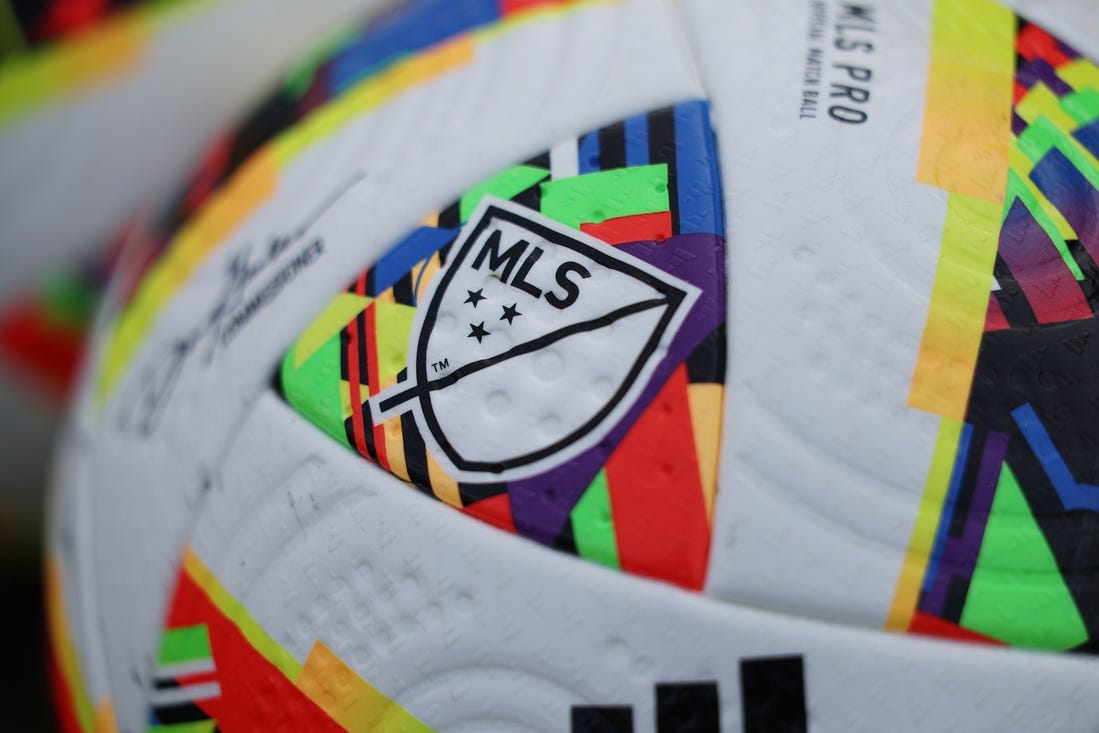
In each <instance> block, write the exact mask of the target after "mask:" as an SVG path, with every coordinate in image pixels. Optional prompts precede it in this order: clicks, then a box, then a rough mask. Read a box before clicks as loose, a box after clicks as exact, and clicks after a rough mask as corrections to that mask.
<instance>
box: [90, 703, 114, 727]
mask: <svg viewBox="0 0 1099 733" xmlns="http://www.w3.org/2000/svg"><path fill="white" fill-rule="evenodd" d="M95 733H118V723H117V722H116V720H115V716H114V705H112V704H111V701H110V700H101V701H100V702H99V705H97V706H96V708H95Z"/></svg>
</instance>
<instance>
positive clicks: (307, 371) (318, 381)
mask: <svg viewBox="0 0 1099 733" xmlns="http://www.w3.org/2000/svg"><path fill="white" fill-rule="evenodd" d="M282 390H283V393H284V394H285V395H286V399H287V400H288V401H289V402H290V405H291V406H292V407H293V408H294V409H295V410H297V411H298V412H300V413H301V414H303V415H305V416H306V417H307V418H308V419H309V420H311V421H312V422H314V423H315V424H316V425H317V426H318V427H320V428H321V429H322V430H324V431H325V432H326V433H328V434H329V435H331V436H332V437H333V438H335V439H336V440H338V441H340V443H342V444H343V445H347V446H349V443H348V442H347V432H346V431H345V430H344V426H343V404H342V402H341V400H340V335H339V334H338V333H337V334H336V335H334V336H332V337H331V338H329V339H328V340H327V341H325V342H324V344H323V345H322V346H321V347H320V348H318V349H317V350H316V351H314V352H313V354H312V355H311V356H310V357H309V358H308V359H306V360H305V361H304V362H303V363H302V364H301V366H299V367H297V368H296V369H295V368H294V349H290V351H289V352H288V353H287V355H286V357H285V358H284V359H283V360H282Z"/></svg>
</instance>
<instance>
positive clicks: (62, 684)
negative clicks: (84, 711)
mask: <svg viewBox="0 0 1099 733" xmlns="http://www.w3.org/2000/svg"><path fill="white" fill-rule="evenodd" d="M46 663H47V665H48V666H49V675H50V688H51V689H52V691H53V703H54V713H56V717H55V720H56V721H57V730H58V731H59V733H83V731H81V730H80V722H79V721H78V720H77V717H76V708H75V707H73V698H72V690H70V689H69V683H68V682H67V681H66V680H65V675H63V674H61V665H59V664H58V663H57V657H56V656H55V655H54V653H53V649H52V648H51V649H50V650H49V652H48V653H47V662H46Z"/></svg>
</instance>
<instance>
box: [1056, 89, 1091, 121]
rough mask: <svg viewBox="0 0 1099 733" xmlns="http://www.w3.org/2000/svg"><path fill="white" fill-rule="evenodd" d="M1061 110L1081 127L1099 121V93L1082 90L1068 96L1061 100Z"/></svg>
mask: <svg viewBox="0 0 1099 733" xmlns="http://www.w3.org/2000/svg"><path fill="white" fill-rule="evenodd" d="M1061 108H1062V109H1064V110H1065V111H1066V112H1068V113H1069V115H1071V117H1072V119H1074V120H1076V121H1077V122H1078V123H1080V125H1081V126H1083V125H1088V124H1091V123H1092V122H1094V121H1095V120H1097V119H1099V91H1097V90H1095V89H1081V90H1079V91H1076V92H1072V93H1071V94H1066V95H1065V96H1064V97H1063V98H1062V99H1061Z"/></svg>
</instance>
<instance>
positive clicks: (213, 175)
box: [183, 135, 233, 216]
mask: <svg viewBox="0 0 1099 733" xmlns="http://www.w3.org/2000/svg"><path fill="white" fill-rule="evenodd" d="M232 154H233V136H232V135H226V136H224V137H222V138H220V139H218V140H217V141H215V142H214V144H213V145H211V146H210V148H209V149H208V150H207V151H206V154H205V155H204V156H203V158H202V162H201V163H199V166H198V170H196V171H195V173H194V176H193V177H192V183H191V187H190V188H189V189H187V197H186V198H185V199H184V200H183V213H184V214H185V215H188V216H189V215H191V214H193V213H195V212H196V211H198V210H199V208H200V207H201V206H202V205H203V204H204V203H206V200H207V199H208V198H210V194H212V193H213V192H214V191H215V190H217V188H218V186H219V185H220V184H221V182H222V180H224V177H225V171H226V170H227V169H228V168H229V160H230V159H231V157H232Z"/></svg>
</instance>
